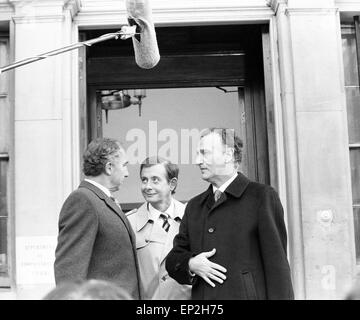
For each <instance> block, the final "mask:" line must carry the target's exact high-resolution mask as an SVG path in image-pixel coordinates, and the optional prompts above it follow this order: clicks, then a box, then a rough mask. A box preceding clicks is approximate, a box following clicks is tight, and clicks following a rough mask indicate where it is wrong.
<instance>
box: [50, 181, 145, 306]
mask: <svg viewBox="0 0 360 320" xmlns="http://www.w3.org/2000/svg"><path fill="white" fill-rule="evenodd" d="M55 256H56V259H55V264H54V269H55V281H56V283H57V284H58V283H60V282H65V281H75V280H85V279H100V280H107V281H110V282H113V283H115V284H117V285H119V286H120V287H121V288H123V289H125V290H126V291H127V292H128V293H129V294H130V296H131V297H132V298H133V299H140V291H139V271H138V262H137V257H136V242H135V235H134V233H133V230H132V228H131V226H130V223H129V221H128V219H127V218H126V216H125V214H124V213H123V212H122V210H121V209H120V208H119V207H118V206H117V205H116V203H115V202H114V201H113V200H111V199H110V198H109V197H108V196H107V195H105V194H104V193H103V192H102V191H101V190H100V189H99V188H97V187H96V186H94V185H93V184H91V183H89V182H87V181H83V182H81V184H80V186H79V188H78V189H77V190H75V191H74V192H72V193H71V194H70V195H69V197H68V198H67V199H66V201H65V202H64V205H63V207H62V209H61V212H60V217H59V235H58V244H57V247H56V252H55Z"/></svg>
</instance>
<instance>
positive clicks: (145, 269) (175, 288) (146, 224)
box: [127, 199, 191, 300]
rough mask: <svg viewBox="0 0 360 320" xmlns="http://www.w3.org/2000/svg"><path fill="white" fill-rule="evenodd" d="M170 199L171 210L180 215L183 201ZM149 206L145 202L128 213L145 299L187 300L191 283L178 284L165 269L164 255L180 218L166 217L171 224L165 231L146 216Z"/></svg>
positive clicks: (169, 246) (177, 230) (177, 215)
mask: <svg viewBox="0 0 360 320" xmlns="http://www.w3.org/2000/svg"><path fill="white" fill-rule="evenodd" d="M173 203H174V207H175V208H174V214H175V216H176V217H178V218H179V219H181V218H182V217H183V215H184V209H185V205H184V204H183V203H181V202H179V201H177V200H175V199H173ZM148 208H149V207H148V203H144V204H143V205H142V206H141V207H140V208H139V209H138V210H137V212H136V213H133V214H130V215H128V216H127V217H128V219H129V221H130V223H131V225H132V227H133V230H134V232H135V235H136V249H137V256H138V261H139V269H140V275H141V288H142V297H143V298H144V299H148V300H151V299H157V300H189V299H190V297H191V286H190V285H180V284H179V283H177V281H175V280H174V279H172V278H171V277H169V275H168V273H167V271H166V269H165V258H166V256H167V254H168V253H169V252H170V250H171V249H172V246H173V240H174V237H175V235H176V234H177V233H178V232H179V225H180V221H178V219H169V223H170V228H169V231H168V232H166V231H165V230H164V229H163V228H162V227H161V226H160V225H159V224H157V223H154V221H152V220H149V209H148Z"/></svg>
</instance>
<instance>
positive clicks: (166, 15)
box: [74, 6, 274, 27]
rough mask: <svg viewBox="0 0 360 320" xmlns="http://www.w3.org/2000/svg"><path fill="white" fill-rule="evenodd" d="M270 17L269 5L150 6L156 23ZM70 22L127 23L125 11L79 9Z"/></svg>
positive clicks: (81, 25) (167, 23)
mask: <svg viewBox="0 0 360 320" xmlns="http://www.w3.org/2000/svg"><path fill="white" fill-rule="evenodd" d="M273 16H274V12H273V11H272V10H271V8H269V7H265V6H264V7H262V8H250V7H248V8H244V7H242V8H241V9H239V7H227V8H223V7H216V8H215V7H212V8H198V9H194V8H181V9H180V8H177V9H173V8H171V9H168V8H162V9H153V20H154V23H155V24H156V25H159V24H160V25H175V24H190V23H199V24H211V23H221V22H225V23H226V22H228V23H232V22H256V21H259V22H260V21H265V20H266V21H269V20H270V19H271V18H272V17H273ZM74 21H75V23H76V24H77V25H78V26H79V27H85V26H92V25H115V26H116V25H119V24H127V20H126V11H125V10H118V11H100V12H99V11H96V12H95V11H83V10H81V11H80V12H79V13H78V15H77V16H76V17H75V18H74Z"/></svg>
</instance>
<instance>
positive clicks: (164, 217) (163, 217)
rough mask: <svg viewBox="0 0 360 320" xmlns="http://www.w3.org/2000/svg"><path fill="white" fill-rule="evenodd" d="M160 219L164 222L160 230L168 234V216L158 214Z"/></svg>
mask: <svg viewBox="0 0 360 320" xmlns="http://www.w3.org/2000/svg"><path fill="white" fill-rule="evenodd" d="M160 218H162V219H163V220H164V223H163V225H162V228H163V229H164V230H165V231H166V232H168V231H169V228H170V223H169V216H167V215H166V214H164V213H162V214H160Z"/></svg>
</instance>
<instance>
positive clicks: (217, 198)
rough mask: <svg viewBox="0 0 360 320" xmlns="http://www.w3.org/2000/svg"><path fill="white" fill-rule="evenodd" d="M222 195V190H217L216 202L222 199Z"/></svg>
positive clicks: (215, 194)
mask: <svg viewBox="0 0 360 320" xmlns="http://www.w3.org/2000/svg"><path fill="white" fill-rule="evenodd" d="M221 195H222V192H221V191H220V190H218V189H217V190H215V193H214V199H215V202H216V201H218V200H219V199H220V197H221Z"/></svg>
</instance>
